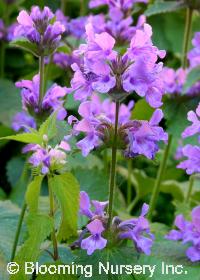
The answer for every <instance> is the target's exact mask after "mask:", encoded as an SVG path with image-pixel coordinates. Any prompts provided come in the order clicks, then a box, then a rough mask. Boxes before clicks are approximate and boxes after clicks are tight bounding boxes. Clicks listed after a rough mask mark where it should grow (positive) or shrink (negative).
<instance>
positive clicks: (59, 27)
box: [14, 6, 65, 55]
mask: <svg viewBox="0 0 200 280" xmlns="http://www.w3.org/2000/svg"><path fill="white" fill-rule="evenodd" d="M17 21H18V26H17V27H16V28H15V32H14V36H15V38H18V37H24V38H26V39H28V40H29V41H30V42H31V43H35V44H36V45H37V47H38V50H37V51H38V53H39V55H49V54H50V53H52V52H54V51H55V49H56V48H57V46H58V44H59V42H60V40H61V35H62V34H63V33H64V31H65V27H64V25H63V24H61V23H60V22H59V21H55V19H54V14H53V13H52V12H51V10H50V9H49V8H48V7H44V9H43V10H40V8H39V7H38V6H34V7H32V9H31V13H30V15H29V14H28V13H27V12H26V11H24V10H23V11H21V12H20V13H19V16H18V17H17Z"/></svg>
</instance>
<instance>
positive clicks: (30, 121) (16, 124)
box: [12, 112, 36, 132]
mask: <svg viewBox="0 0 200 280" xmlns="http://www.w3.org/2000/svg"><path fill="white" fill-rule="evenodd" d="M12 128H13V129H14V130H15V131H19V130H21V129H22V130H24V131H25V132H29V131H30V130H29V128H36V123H35V120H34V118H33V117H31V116H29V115H28V114H27V112H19V113H17V114H16V115H15V116H14V118H13V120H12Z"/></svg>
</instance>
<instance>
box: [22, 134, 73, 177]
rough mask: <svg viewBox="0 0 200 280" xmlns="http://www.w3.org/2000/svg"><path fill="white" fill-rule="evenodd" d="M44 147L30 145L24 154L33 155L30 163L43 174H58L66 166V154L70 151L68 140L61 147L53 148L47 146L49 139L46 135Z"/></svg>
mask: <svg viewBox="0 0 200 280" xmlns="http://www.w3.org/2000/svg"><path fill="white" fill-rule="evenodd" d="M43 138H44V145H43V146H41V145H38V144H28V145H26V146H25V147H24V149H23V153H27V152H31V153H32V155H31V157H30V158H29V160H28V162H29V163H30V164H31V165H32V166H33V167H34V168H37V169H38V171H39V172H40V173H41V174H43V175H46V174H49V173H52V172H58V171H59V170H62V168H63V167H64V166H65V164H66V162H67V161H66V152H69V151H70V146H69V144H68V143H67V141H66V140H63V141H61V143H60V144H59V145H56V146H55V147H51V146H49V145H46V142H47V141H48V138H47V136H46V135H44V137H43Z"/></svg>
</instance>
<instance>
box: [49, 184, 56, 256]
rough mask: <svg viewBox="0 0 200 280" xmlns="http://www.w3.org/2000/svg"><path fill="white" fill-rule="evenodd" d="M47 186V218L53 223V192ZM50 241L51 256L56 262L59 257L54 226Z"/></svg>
mask: <svg viewBox="0 0 200 280" xmlns="http://www.w3.org/2000/svg"><path fill="white" fill-rule="evenodd" d="M48 186H49V202H50V212H49V216H50V217H51V218H52V219H53V221H54V196H53V192H52V189H51V186H50V184H49V183H48ZM51 240H52V243H53V256H54V260H55V261H56V260H58V259H59V255H58V243H57V238H56V230H55V225H53V230H52V233H51Z"/></svg>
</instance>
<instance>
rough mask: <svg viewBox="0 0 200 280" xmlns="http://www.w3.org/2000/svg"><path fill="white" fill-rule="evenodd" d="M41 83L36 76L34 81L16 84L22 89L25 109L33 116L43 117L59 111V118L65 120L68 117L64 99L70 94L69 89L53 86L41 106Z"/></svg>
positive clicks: (23, 81)
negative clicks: (44, 114)
mask: <svg viewBox="0 0 200 280" xmlns="http://www.w3.org/2000/svg"><path fill="white" fill-rule="evenodd" d="M39 82H40V81H39V75H35V76H34V77H33V80H32V81H29V80H22V81H20V82H17V83H16V87H18V88H21V96H22V105H23V109H24V110H25V111H28V112H29V113H30V114H31V115H33V116H41V115H42V114H43V113H46V114H47V115H50V114H51V113H52V112H54V111H57V118H58V119H59V120H63V119H64V118H65V117H66V115H67V112H66V110H65V108H64V107H63V104H64V100H63V98H64V97H65V96H66V94H67V93H68V91H67V88H65V87H60V86H58V85H57V84H53V85H52V86H51V87H50V88H49V89H48V90H47V92H46V93H45V95H44V97H43V99H42V101H41V104H40V100H39Z"/></svg>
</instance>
